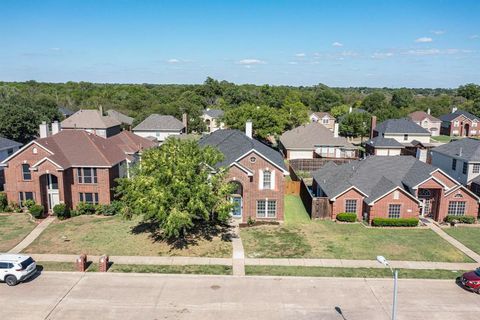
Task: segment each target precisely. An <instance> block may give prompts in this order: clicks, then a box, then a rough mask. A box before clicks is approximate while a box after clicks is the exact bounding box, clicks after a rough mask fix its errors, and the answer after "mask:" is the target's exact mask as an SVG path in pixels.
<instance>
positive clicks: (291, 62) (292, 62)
mask: <svg viewBox="0 0 480 320" xmlns="http://www.w3.org/2000/svg"><path fill="white" fill-rule="evenodd" d="M288 64H298V62H297V61H289V62H288Z"/></svg>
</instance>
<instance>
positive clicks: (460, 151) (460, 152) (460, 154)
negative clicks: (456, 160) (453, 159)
mask: <svg viewBox="0 0 480 320" xmlns="http://www.w3.org/2000/svg"><path fill="white" fill-rule="evenodd" d="M462 152H463V150H462V147H460V150H458V155H459V156H460V157H461V156H462Z"/></svg>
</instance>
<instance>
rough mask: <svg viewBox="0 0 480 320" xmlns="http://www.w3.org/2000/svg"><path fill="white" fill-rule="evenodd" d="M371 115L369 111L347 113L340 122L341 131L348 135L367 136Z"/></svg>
mask: <svg viewBox="0 0 480 320" xmlns="http://www.w3.org/2000/svg"><path fill="white" fill-rule="evenodd" d="M370 123H371V115H370V114H369V113H367V112H352V113H348V114H346V115H345V116H344V117H343V119H342V121H341V122H340V126H339V131H340V133H341V134H342V135H343V136H347V137H366V136H368V134H369V132H370Z"/></svg>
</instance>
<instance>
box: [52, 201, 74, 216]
mask: <svg viewBox="0 0 480 320" xmlns="http://www.w3.org/2000/svg"><path fill="white" fill-rule="evenodd" d="M53 213H54V214H55V215H56V216H57V217H58V219H60V220H63V219H67V218H70V210H69V209H68V207H67V206H66V205H65V204H64V203H59V204H56V205H55V206H54V207H53Z"/></svg>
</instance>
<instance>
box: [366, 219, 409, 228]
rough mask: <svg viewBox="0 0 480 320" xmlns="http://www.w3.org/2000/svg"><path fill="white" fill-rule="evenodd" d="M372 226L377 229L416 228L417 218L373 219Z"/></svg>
mask: <svg viewBox="0 0 480 320" xmlns="http://www.w3.org/2000/svg"><path fill="white" fill-rule="evenodd" d="M372 225H373V226H375V227H416V226H418V219H417V218H398V219H391V218H373V220H372Z"/></svg>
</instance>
